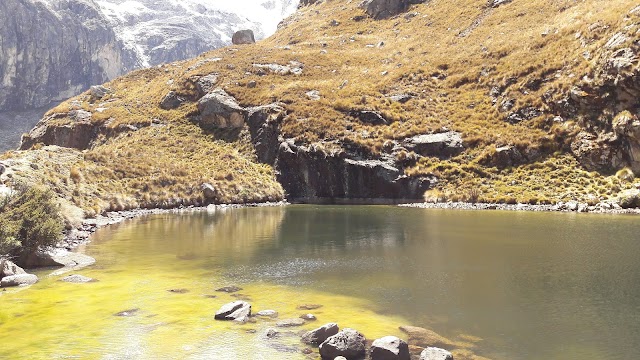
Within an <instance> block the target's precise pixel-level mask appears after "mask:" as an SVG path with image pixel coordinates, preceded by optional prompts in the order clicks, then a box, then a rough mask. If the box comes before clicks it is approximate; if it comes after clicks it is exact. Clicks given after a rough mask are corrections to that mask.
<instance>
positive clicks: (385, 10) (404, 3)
mask: <svg viewBox="0 0 640 360" xmlns="http://www.w3.org/2000/svg"><path fill="white" fill-rule="evenodd" d="M425 1H426V0H364V1H363V2H362V4H360V7H362V8H363V9H364V10H365V12H366V13H367V14H368V15H369V16H371V17H372V18H374V19H386V18H389V17H392V16H395V15H398V14H400V13H402V12H405V11H407V9H408V8H409V6H411V5H412V4H421V3H423V2H425Z"/></svg>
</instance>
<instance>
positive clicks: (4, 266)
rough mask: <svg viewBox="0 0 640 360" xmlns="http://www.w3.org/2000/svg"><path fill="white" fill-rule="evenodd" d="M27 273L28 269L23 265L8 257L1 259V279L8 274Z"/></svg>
mask: <svg viewBox="0 0 640 360" xmlns="http://www.w3.org/2000/svg"><path fill="white" fill-rule="evenodd" d="M26 273H27V272H26V271H24V270H23V269H22V268H21V267H19V266H18V265H16V264H14V263H12V262H11V261H9V260H6V259H2V260H0V279H2V278H3V277H6V276H13V275H21V274H26Z"/></svg>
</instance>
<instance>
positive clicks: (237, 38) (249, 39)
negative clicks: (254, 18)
mask: <svg viewBox="0 0 640 360" xmlns="http://www.w3.org/2000/svg"><path fill="white" fill-rule="evenodd" d="M231 42H232V43H233V45H245V44H253V43H255V42H256V39H255V37H254V36H253V31H252V30H239V31H236V32H235V33H234V34H233V37H232V38H231Z"/></svg>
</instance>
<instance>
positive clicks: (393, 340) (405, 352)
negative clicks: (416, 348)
mask: <svg viewBox="0 0 640 360" xmlns="http://www.w3.org/2000/svg"><path fill="white" fill-rule="evenodd" d="M410 359H411V356H410V354H409V345H407V343H406V342H404V341H403V340H402V339H400V338H398V337H395V336H385V337H383V338H380V339H377V340H375V341H374V342H373V344H371V360H410Z"/></svg>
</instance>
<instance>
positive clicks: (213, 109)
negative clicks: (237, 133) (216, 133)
mask: <svg viewBox="0 0 640 360" xmlns="http://www.w3.org/2000/svg"><path fill="white" fill-rule="evenodd" d="M198 111H199V112H200V115H199V116H197V117H196V118H194V120H195V122H197V123H198V125H200V127H201V128H203V129H207V130H211V129H237V128H241V127H242V126H244V120H245V115H246V112H245V110H244V108H242V107H241V106H240V105H239V104H238V102H237V101H236V99H235V98H233V97H232V96H230V95H229V94H227V93H226V92H225V91H224V90H222V89H215V90H213V91H212V92H210V93H208V94H206V95H205V96H203V97H202V99H200V100H199V101H198Z"/></svg>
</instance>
